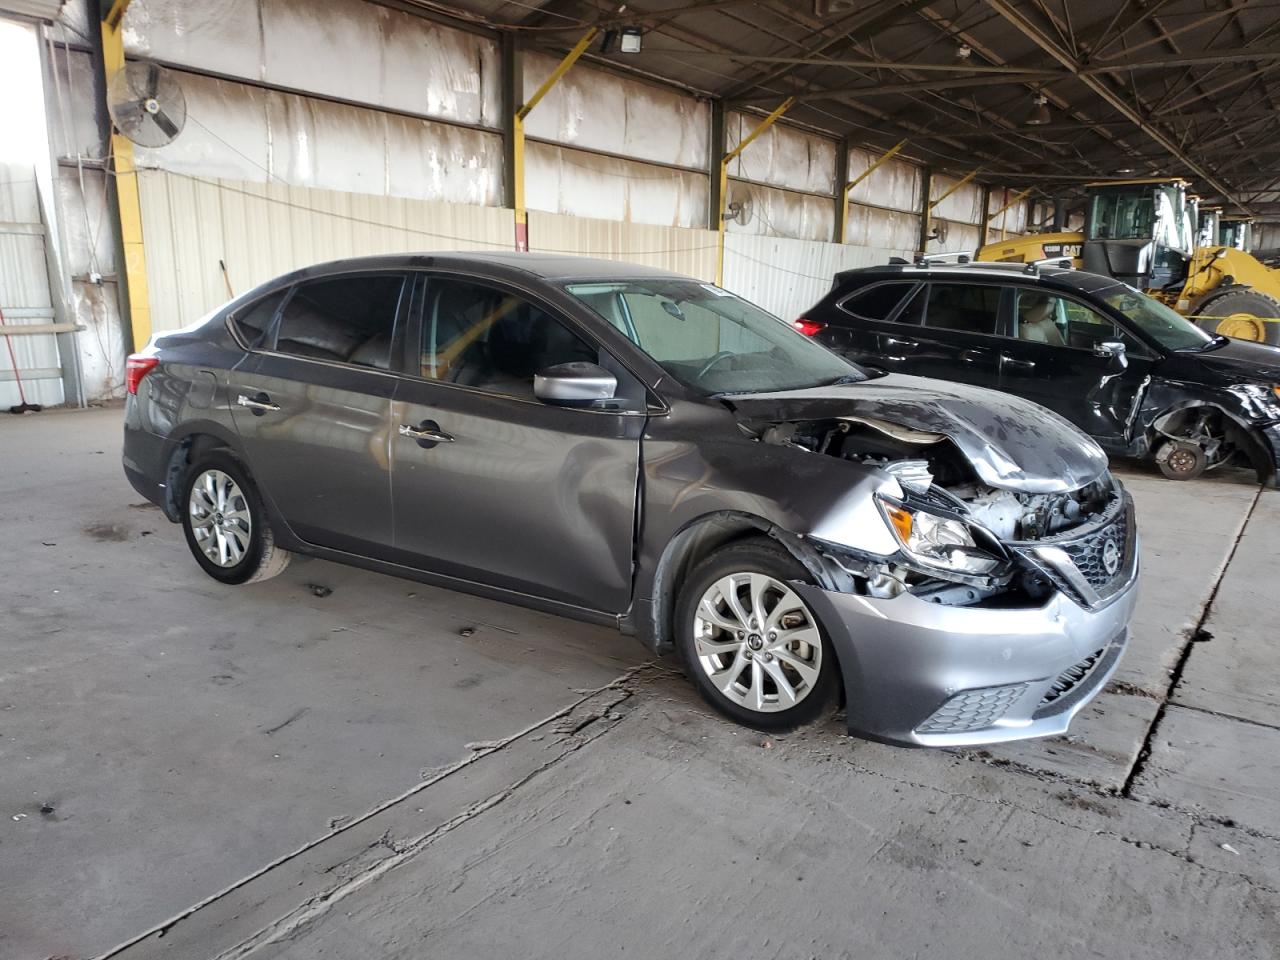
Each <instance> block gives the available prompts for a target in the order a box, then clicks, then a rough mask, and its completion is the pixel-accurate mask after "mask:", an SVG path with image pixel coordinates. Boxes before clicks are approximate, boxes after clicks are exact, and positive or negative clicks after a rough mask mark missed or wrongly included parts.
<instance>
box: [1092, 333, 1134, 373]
mask: <svg viewBox="0 0 1280 960" xmlns="http://www.w3.org/2000/svg"><path fill="white" fill-rule="evenodd" d="M1093 353H1094V356H1098V357H1106V358H1108V359H1109V360H1110V361H1111V363H1110V364H1109V366H1110V367H1111V369H1112V370H1123V369H1125V368H1126V367H1127V366H1129V358H1128V356H1126V354H1125V347H1124V344H1123V343H1121V342H1120V341H1119V340H1107V341H1105V342H1103V343H1099V344H1096V345H1095V346H1094V348H1093Z"/></svg>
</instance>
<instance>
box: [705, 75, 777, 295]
mask: <svg viewBox="0 0 1280 960" xmlns="http://www.w3.org/2000/svg"><path fill="white" fill-rule="evenodd" d="M795 102H796V100H795V97H787V99H785V100H783V101H782V103H780V104H778V106H777V107H775V108H774V110H773V112H772V113H770V114H769V115H768V116H767V117H765V118H764V119H763V120H761V121H760V122H759V123H757V124H756V125H755V127H754V128H753V129H752V130H751V132H750V133H748V134H747V135H746V136H745V137H743V138H742V140H741V141H740V142H739V143H738V145H737V146H736V147H734V148H733V149H732V150H730V151H729V152H728V153H726V154H725V155H724V156H723V157H722V158H721V159H720V182H719V196H720V209H719V211H718V216H717V218H716V286H723V285H724V234H725V222H724V211H725V205H726V203H727V202H728V199H729V164H730V163H732V162H733V161H734V159H735V158H736V157H738V156H739V155H740V154H741V153H742V151H743V150H745V149H747V147H749V146H750V145H751V143H752V142H753V141H754V140H755V139H756V137H758V136H760V134H762V133H764V132H765V131H766V130H768V129H769V128H770V127H772V126H773V125H774V124H775V123H776V122H777V121H778V118H779V117H781V116H782V115H783V114H784V113H786V112H787V111H788V110H790V109H791V107H792V105H793V104H794V103H795Z"/></svg>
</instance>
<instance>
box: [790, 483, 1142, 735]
mask: <svg viewBox="0 0 1280 960" xmlns="http://www.w3.org/2000/svg"><path fill="white" fill-rule="evenodd" d="M1129 509H1130V510H1131V507H1130V508H1129ZM1130 516H1131V514H1130ZM1127 547H1128V549H1127V550H1126V558H1125V560H1126V562H1125V565H1124V568H1123V569H1122V571H1121V572H1120V575H1119V576H1118V577H1117V582H1116V583H1115V584H1114V585H1113V586H1112V587H1111V588H1110V589H1108V590H1107V591H1106V596H1105V598H1102V597H1098V596H1097V595H1095V596H1094V597H1093V598H1092V599H1093V600H1094V601H1095V602H1094V603H1092V604H1090V605H1088V606H1086V605H1084V604H1082V603H1079V602H1077V601H1075V600H1072V599H1071V598H1070V597H1069V596H1068V595H1067V594H1066V593H1065V592H1064V591H1063V590H1061V589H1059V590H1057V591H1056V592H1055V593H1054V594H1053V595H1052V596H1051V597H1050V598H1049V600H1048V601H1046V602H1045V603H1044V604H1043V605H1041V606H1039V607H1024V608H1016V609H998V608H991V607H957V606H945V605H942V604H937V603H930V602H927V601H925V600H921V599H920V598H918V597H916V596H913V595H912V594H909V593H903V594H901V595H899V596H897V597H894V598H893V599H888V600H882V599H876V598H874V597H868V596H861V595H857V594H851V593H836V592H832V591H828V590H823V589H822V588H821V587H817V586H812V585H807V584H794V586H795V589H796V590H798V591H799V592H800V593H801V595H802V596H803V597H804V599H805V600H806V601H807V602H808V603H809V604H811V608H812V609H813V610H814V612H815V613H816V614H817V615H818V617H819V619H820V620H821V621H822V623H823V625H824V626H825V628H826V632H827V636H828V638H829V639H830V641H831V643H832V645H833V646H834V647H835V651H836V655H837V657H838V659H839V661H840V668H841V672H842V673H843V675H844V685H845V695H846V700H847V703H848V726H849V732H850V733H853V734H856V735H858V736H862V737H867V738H869V739H873V740H883V741H887V742H889V743H897V744H906V745H914V746H930V747H957V746H975V745H978V744H987V743H1001V742H1005V741H1009V740H1024V739H1029V738H1032V737H1044V736H1050V735H1052V734H1057V733H1062V732H1063V731H1065V730H1066V729H1067V727H1068V726H1069V725H1070V723H1071V719H1072V718H1073V717H1074V716H1075V715H1076V714H1077V713H1078V712H1079V711H1080V710H1081V708H1083V707H1084V705H1085V704H1087V703H1088V702H1089V701H1090V700H1091V699H1092V698H1093V697H1094V695H1096V694H1097V693H1098V691H1100V690H1101V689H1102V688H1103V686H1105V685H1106V682H1107V680H1108V679H1110V677H1111V675H1112V674H1113V673H1115V670H1116V667H1117V666H1118V665H1119V663H1120V657H1121V655H1122V654H1123V652H1124V648H1125V645H1126V644H1127V643H1128V637H1129V634H1128V626H1129V620H1130V618H1131V617H1132V615H1133V608H1134V605H1135V604H1136V602H1137V597H1138V590H1137V583H1138V543H1137V535H1136V533H1133V534H1131V536H1130V538H1129V543H1128V544H1127Z"/></svg>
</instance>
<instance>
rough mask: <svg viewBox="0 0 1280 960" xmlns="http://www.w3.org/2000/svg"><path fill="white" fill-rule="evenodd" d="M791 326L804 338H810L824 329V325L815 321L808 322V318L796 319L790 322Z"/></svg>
mask: <svg viewBox="0 0 1280 960" xmlns="http://www.w3.org/2000/svg"><path fill="white" fill-rule="evenodd" d="M791 326H793V327H795V328H796V329H797V330H799V331H800V332H801V333H803V334H804V335H805V336H806V337H812V336H813V335H814V334H816V333H817V332H818V331H819V330H821V329H823V328H824V327H826V324H825V323H818V321H816V320H810V319H809V318H808V317H796V319H794V320H792V321H791Z"/></svg>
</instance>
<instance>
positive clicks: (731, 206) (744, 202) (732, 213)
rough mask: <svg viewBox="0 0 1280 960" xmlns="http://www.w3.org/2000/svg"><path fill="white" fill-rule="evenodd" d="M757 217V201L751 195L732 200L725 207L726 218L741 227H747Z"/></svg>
mask: <svg viewBox="0 0 1280 960" xmlns="http://www.w3.org/2000/svg"><path fill="white" fill-rule="evenodd" d="M753 216H755V201H754V200H753V199H752V198H751V196H750V195H747V196H745V197H739V198H738V199H736V200H730V201H729V202H728V203H727V204H725V207H724V218H725V219H726V220H732V221H733V222H734V223H736V224H737V225H738V226H740V227H745V226H746V225H747V224H748V223H750V222H751V218H752V217H753Z"/></svg>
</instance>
